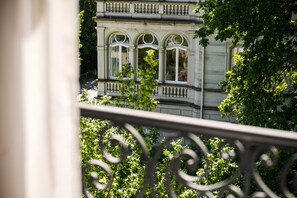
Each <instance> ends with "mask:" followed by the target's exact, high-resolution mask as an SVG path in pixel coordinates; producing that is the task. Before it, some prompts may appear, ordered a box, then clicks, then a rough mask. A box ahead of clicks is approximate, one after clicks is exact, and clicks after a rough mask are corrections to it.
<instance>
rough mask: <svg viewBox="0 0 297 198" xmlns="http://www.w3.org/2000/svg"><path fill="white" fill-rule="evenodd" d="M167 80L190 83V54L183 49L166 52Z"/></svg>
mask: <svg viewBox="0 0 297 198" xmlns="http://www.w3.org/2000/svg"><path fill="white" fill-rule="evenodd" d="M166 80H167V81H175V82H187V81H188V52H187V51H186V50H182V49H178V48H177V49H176V48H175V49H169V50H166Z"/></svg>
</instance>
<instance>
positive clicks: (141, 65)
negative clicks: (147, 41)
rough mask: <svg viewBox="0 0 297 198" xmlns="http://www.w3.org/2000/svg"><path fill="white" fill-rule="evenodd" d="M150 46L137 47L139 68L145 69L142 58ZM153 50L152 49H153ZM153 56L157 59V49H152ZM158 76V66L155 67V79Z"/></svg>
mask: <svg viewBox="0 0 297 198" xmlns="http://www.w3.org/2000/svg"><path fill="white" fill-rule="evenodd" d="M151 49H152V48H149V47H145V48H139V49H138V68H139V69H146V65H147V63H146V62H145V60H144V58H145V57H146V55H147V53H146V52H147V51H148V50H151ZM153 50H154V49H153ZM154 51H155V52H154V57H155V59H157V60H159V51H158V50H154ZM158 77H159V66H157V67H156V74H155V79H158Z"/></svg>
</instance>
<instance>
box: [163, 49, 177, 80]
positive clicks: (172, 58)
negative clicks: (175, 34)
mask: <svg viewBox="0 0 297 198" xmlns="http://www.w3.org/2000/svg"><path fill="white" fill-rule="evenodd" d="M175 66H176V49H172V50H166V78H165V79H166V80H168V81H175Z"/></svg>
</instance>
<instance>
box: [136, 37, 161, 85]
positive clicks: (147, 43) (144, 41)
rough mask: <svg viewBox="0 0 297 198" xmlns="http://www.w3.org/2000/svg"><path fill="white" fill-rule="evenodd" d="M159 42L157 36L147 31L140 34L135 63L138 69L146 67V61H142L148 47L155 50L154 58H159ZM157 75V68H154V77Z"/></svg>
mask: <svg viewBox="0 0 297 198" xmlns="http://www.w3.org/2000/svg"><path fill="white" fill-rule="evenodd" d="M158 47H159V42H158V40H157V38H156V37H155V36H154V35H152V34H149V33H145V34H142V35H141V36H140V37H139V38H138V40H137V65H138V68H139V69H145V68H146V64H147V63H146V62H145V61H144V57H146V55H147V53H146V52H147V51H148V50H150V49H153V50H155V58H156V59H159V50H158ZM158 76H159V68H158V67H157V68H156V74H155V78H156V79H158Z"/></svg>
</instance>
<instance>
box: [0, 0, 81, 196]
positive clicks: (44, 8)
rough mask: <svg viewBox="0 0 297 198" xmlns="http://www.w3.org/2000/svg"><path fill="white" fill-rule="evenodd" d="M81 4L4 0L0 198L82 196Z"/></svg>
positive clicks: (0, 22) (59, 0) (57, 0)
mask: <svg viewBox="0 0 297 198" xmlns="http://www.w3.org/2000/svg"><path fill="white" fill-rule="evenodd" d="M77 14H78V2H77V1H73V0H2V1H1V6H0V25H1V26H0V68H1V69H0V93H1V95H0V98H1V99H0V197H1V198H2V197H3V198H58V197H61V198H62V197H63V198H78V197H81V185H80V180H81V179H80V177H81V176H80V157H79V156H80V155H79V140H78V133H79V131H78V127H79V126H78V118H79V111H78V109H77V106H76V94H77V93H78V72H79V68H78V62H77V41H78V37H77V35H78V34H77V33H78V18H77Z"/></svg>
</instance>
